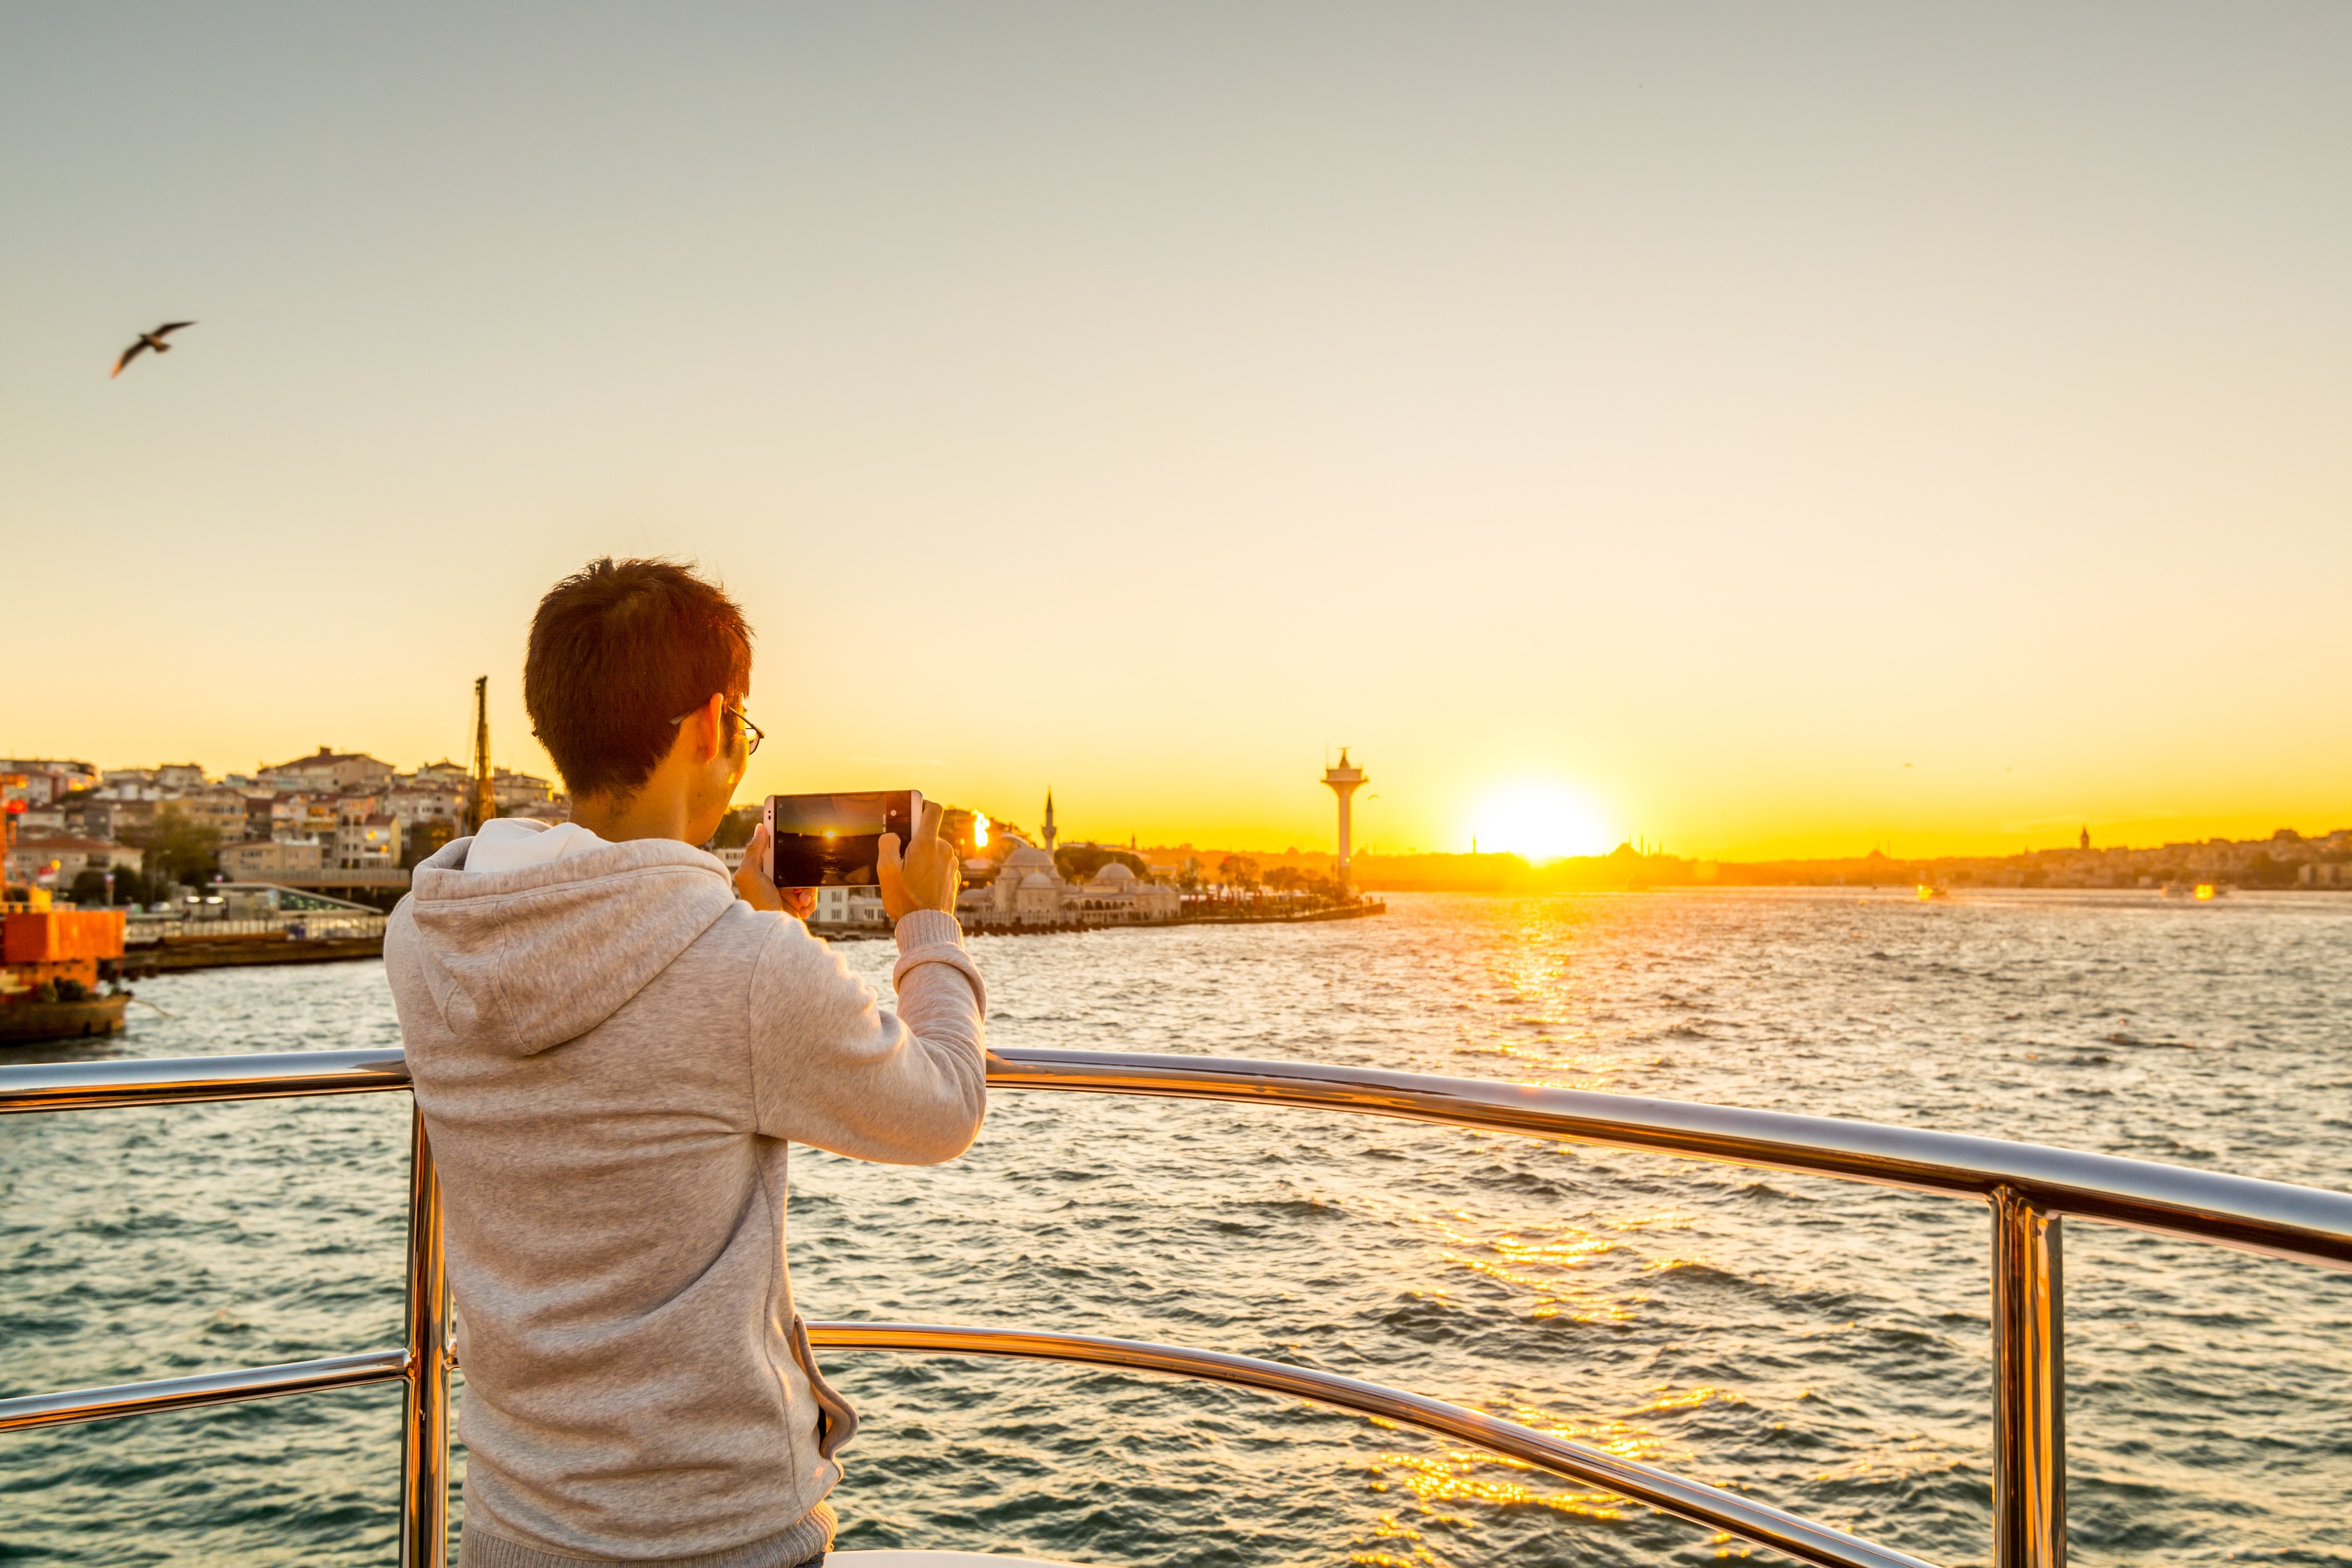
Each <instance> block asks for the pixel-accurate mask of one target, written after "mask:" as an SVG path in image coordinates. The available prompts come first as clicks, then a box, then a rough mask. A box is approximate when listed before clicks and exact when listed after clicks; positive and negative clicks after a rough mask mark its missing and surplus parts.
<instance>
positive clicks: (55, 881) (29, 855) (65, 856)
mask: <svg viewBox="0 0 2352 1568" xmlns="http://www.w3.org/2000/svg"><path fill="white" fill-rule="evenodd" d="M145 859H146V852H145V851H144V850H141V849H134V848H132V847H130V846H129V845H124V844H113V843H109V842H108V841H107V840H105V839H102V838H85V837H78V836H75V835H71V834H62V835H50V836H46V837H29V836H28V837H22V838H19V839H17V840H16V843H15V844H13V845H11V846H10V847H9V849H8V880H9V881H11V882H16V883H20V884H23V885H26V886H34V885H38V886H41V887H58V888H68V887H71V886H72V885H73V879H75V878H76V877H79V876H80V875H81V874H82V873H83V872H84V871H136V870H138V869H139V868H140V867H141V865H142V864H143V863H144V861H145Z"/></svg>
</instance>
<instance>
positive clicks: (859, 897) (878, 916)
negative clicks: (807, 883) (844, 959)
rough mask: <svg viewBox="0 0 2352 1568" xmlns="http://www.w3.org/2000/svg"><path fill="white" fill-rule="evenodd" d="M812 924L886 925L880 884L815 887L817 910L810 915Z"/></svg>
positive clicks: (886, 919) (886, 916)
mask: <svg viewBox="0 0 2352 1568" xmlns="http://www.w3.org/2000/svg"><path fill="white" fill-rule="evenodd" d="M809 923H810V924H812V925H828V926H887V925H888V924H889V923H890V921H889V916H888V915H887V913H885V912H884V910H883V908H882V889H879V888H819V889H817V890H816V910H815V912H814V913H813V914H811V915H810V916H809Z"/></svg>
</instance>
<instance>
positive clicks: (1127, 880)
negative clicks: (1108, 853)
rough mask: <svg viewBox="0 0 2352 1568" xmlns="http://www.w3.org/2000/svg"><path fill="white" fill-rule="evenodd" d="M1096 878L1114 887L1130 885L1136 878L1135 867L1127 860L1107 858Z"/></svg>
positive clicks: (1095, 875)
mask: <svg viewBox="0 0 2352 1568" xmlns="http://www.w3.org/2000/svg"><path fill="white" fill-rule="evenodd" d="M1094 879H1095V880H1096V881H1097V882H1101V883H1104V884H1107V885H1108V886H1110V887H1114V888H1124V887H1128V886H1129V885H1130V884H1132V883H1133V882H1134V880H1135V868H1134V867H1132V866H1129V865H1128V864H1127V863H1126V862H1125V861H1121V860H1106V861H1104V862H1103V863H1102V868H1101V869H1100V870H1098V871H1097V872H1096V873H1095V874H1094Z"/></svg>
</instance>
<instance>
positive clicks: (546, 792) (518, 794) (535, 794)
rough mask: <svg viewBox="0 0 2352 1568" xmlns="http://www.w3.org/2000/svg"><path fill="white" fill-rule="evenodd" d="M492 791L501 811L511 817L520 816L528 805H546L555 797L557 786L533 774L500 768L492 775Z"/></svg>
mask: <svg viewBox="0 0 2352 1568" xmlns="http://www.w3.org/2000/svg"><path fill="white" fill-rule="evenodd" d="M490 790H491V793H492V795H495V796H496V797H497V799H498V803H499V811H500V812H501V813H502V814H504V815H506V816H516V815H518V813H519V812H520V808H521V807H523V806H526V805H546V804H547V803H548V802H549V801H551V800H552V799H553V798H554V797H555V786H554V785H553V784H550V783H549V782H548V781H547V780H545V779H543V778H541V777H539V776H537V775H536V774H533V773H516V772H514V771H512V770H511V769H508V768H500V769H499V770H498V771H497V773H493V774H492V775H491V780H490Z"/></svg>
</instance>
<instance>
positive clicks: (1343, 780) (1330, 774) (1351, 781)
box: [1323, 746, 1364, 895]
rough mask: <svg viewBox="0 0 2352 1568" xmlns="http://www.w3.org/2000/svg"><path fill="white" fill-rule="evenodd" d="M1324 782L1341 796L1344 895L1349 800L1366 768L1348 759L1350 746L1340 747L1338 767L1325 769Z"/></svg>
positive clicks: (1344, 888) (1343, 890) (1343, 889)
mask: <svg viewBox="0 0 2352 1568" xmlns="http://www.w3.org/2000/svg"><path fill="white" fill-rule="evenodd" d="M1323 782H1324V783H1325V784H1328V785H1330V786H1331V793H1332V794H1333V795H1338V796H1339V891H1340V892H1341V894H1342V895H1344V894H1345V893H1346V892H1347V891H1348V869H1349V858H1350V857H1349V844H1348V800H1349V796H1350V795H1354V794H1355V793H1356V791H1357V790H1358V789H1360V788H1361V787H1362V785H1363V783H1364V770H1363V769H1361V768H1360V767H1356V766H1354V765H1353V764H1351V763H1349V761H1348V748H1347V747H1345V746H1342V747H1340V748H1339V766H1338V767H1336V768H1325V769H1324V770H1323Z"/></svg>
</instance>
